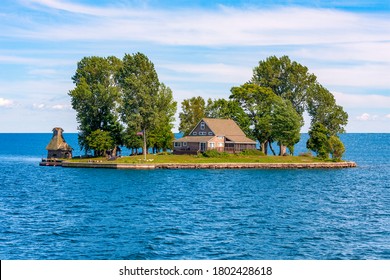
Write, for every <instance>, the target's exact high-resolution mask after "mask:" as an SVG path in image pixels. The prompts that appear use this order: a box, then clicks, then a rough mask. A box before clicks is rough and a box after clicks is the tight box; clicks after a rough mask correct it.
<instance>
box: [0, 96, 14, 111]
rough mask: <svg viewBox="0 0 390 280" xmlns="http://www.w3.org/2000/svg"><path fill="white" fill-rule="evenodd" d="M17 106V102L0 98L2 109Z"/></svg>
mask: <svg viewBox="0 0 390 280" xmlns="http://www.w3.org/2000/svg"><path fill="white" fill-rule="evenodd" d="M14 105H15V102H14V101H13V100H10V99H6V98H2V97H0V107H5V108H11V107H13V106H14Z"/></svg>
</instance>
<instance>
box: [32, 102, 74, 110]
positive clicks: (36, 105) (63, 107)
mask: <svg viewBox="0 0 390 280" xmlns="http://www.w3.org/2000/svg"><path fill="white" fill-rule="evenodd" d="M32 107H33V108H34V109H37V110H44V109H45V110H58V111H63V110H69V109H71V108H72V107H71V105H70V104H54V105H47V104H44V103H34V104H33V105H32Z"/></svg>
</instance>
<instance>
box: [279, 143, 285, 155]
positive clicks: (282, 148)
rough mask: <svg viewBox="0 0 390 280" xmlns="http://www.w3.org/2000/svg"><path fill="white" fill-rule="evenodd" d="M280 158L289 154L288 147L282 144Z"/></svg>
mask: <svg viewBox="0 0 390 280" xmlns="http://www.w3.org/2000/svg"><path fill="white" fill-rule="evenodd" d="M279 148H280V151H279V156H284V155H285V154H286V153H287V147H286V146H284V145H283V144H282V143H279Z"/></svg>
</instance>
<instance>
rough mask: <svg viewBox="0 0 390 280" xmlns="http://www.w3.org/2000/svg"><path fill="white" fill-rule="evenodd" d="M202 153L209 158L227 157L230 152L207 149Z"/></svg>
mask: <svg viewBox="0 0 390 280" xmlns="http://www.w3.org/2000/svg"><path fill="white" fill-rule="evenodd" d="M202 155H203V156H204V157H208V158H214V157H227V156H229V154H228V153H225V152H222V153H220V152H218V151H217V150H207V151H205V152H203V153H202Z"/></svg>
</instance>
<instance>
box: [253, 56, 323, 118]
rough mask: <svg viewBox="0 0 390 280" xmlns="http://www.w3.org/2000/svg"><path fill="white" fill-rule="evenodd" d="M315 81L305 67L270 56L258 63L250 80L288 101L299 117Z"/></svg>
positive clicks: (286, 57)
mask: <svg viewBox="0 0 390 280" xmlns="http://www.w3.org/2000/svg"><path fill="white" fill-rule="evenodd" d="M316 81H317V77H316V76H315V75H314V74H311V73H309V71H308V68H307V67H306V66H303V65H301V64H299V63H297V62H295V61H291V60H290V58H289V57H288V56H282V57H280V58H277V57H276V56H270V57H268V58H267V59H266V60H264V61H260V62H259V65H258V66H257V67H255V68H254V69H253V77H252V79H251V82H252V83H254V84H257V85H259V86H263V87H269V88H271V89H272V91H273V92H274V93H275V94H276V95H278V96H280V97H282V98H283V99H286V100H289V101H290V102H291V104H292V105H293V107H294V108H295V110H296V111H297V113H298V114H300V115H302V114H303V112H304V110H305V104H306V96H307V91H308V90H309V88H310V87H311V86H312V85H313V84H315V83H316Z"/></svg>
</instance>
